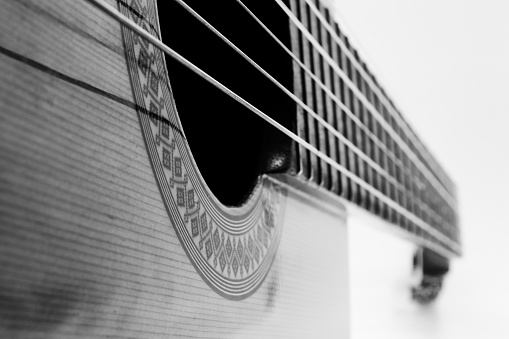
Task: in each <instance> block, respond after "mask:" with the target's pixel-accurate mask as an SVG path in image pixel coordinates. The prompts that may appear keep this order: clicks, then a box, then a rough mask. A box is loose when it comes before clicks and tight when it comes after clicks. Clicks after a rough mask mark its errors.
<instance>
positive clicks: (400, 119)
mask: <svg viewBox="0 0 509 339" xmlns="http://www.w3.org/2000/svg"><path fill="white" fill-rule="evenodd" d="M304 1H305V2H306V3H307V4H308V5H309V7H310V9H311V10H312V11H313V12H314V13H315V14H316V15H317V17H318V18H319V20H320V21H321V22H322V24H323V25H324V26H325V28H326V29H327V30H328V31H329V32H331V33H333V38H334V40H335V41H336V42H337V43H338V44H339V45H341V47H342V48H345V45H344V43H343V42H342V41H341V39H340V38H339V37H338V36H337V35H336V34H335V32H334V30H333V28H332V27H331V26H330V25H329V24H328V23H327V20H326V19H325V18H324V17H323V16H322V15H321V13H320V12H319V10H318V9H317V8H316V6H315V5H314V4H313V3H312V2H311V1H310V0H304ZM348 54H349V58H350V59H351V61H352V62H354V63H355V64H356V65H355V67H356V68H358V69H359V70H360V71H361V73H362V74H363V78H364V79H367V81H369V82H371V85H372V87H373V88H375V89H376V91H377V92H378V95H379V96H381V98H382V99H383V100H384V101H385V103H386V104H387V105H388V106H389V108H390V109H392V110H393V111H394V112H393V113H392V115H395V116H396V117H397V120H398V124H400V125H403V127H404V128H405V129H406V132H407V133H408V134H409V135H411V136H412V138H413V139H414V141H415V142H417V143H419V145H420V146H421V148H422V150H421V153H422V154H424V155H427V156H428V158H429V159H428V161H429V162H433V163H434V165H436V167H438V169H439V171H435V172H436V173H435V174H436V175H437V177H438V176H442V175H444V174H445V172H444V171H443V169H442V168H441V166H440V165H439V164H438V163H437V162H436V160H435V159H434V158H433V156H432V155H431V154H430V152H429V150H428V149H427V148H426V147H425V146H424V144H423V143H422V141H421V140H420V139H419V138H418V137H417V135H416V134H415V132H414V131H413V130H412V129H411V127H410V126H409V125H408V124H407V123H406V121H405V120H404V119H403V117H402V116H401V115H400V114H399V111H398V110H397V108H396V107H395V105H394V104H393V103H392V101H391V100H390V99H389V98H388V96H387V95H386V94H385V92H384V91H383V89H381V88H380V89H379V86H378V84H376V83H375V82H374V81H373V80H372V79H371V78H370V77H369V75H368V74H367V72H366V71H365V70H364V69H362V67H360V64H359V63H358V62H357V60H355V58H354V57H353V55H352V53H351V52H350V51H348ZM447 181H448V182H450V180H447ZM444 185H445V184H444Z"/></svg>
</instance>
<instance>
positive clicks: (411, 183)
mask: <svg viewBox="0 0 509 339" xmlns="http://www.w3.org/2000/svg"><path fill="white" fill-rule="evenodd" d="M277 2H278V3H279V4H280V6H281V8H282V9H283V10H284V11H285V12H286V14H287V15H288V17H289V20H290V25H291V41H292V52H293V53H294V55H295V58H294V74H295V81H294V93H295V95H296V96H298V97H299V98H300V99H301V100H302V101H303V103H304V104H305V105H306V106H307V107H308V108H309V109H307V108H306V107H302V106H299V107H298V108H297V111H298V112H297V126H296V130H297V131H296V132H297V134H298V136H299V137H301V138H302V139H304V140H306V141H307V142H308V143H310V144H311V145H313V146H314V147H316V148H317V149H318V150H320V151H321V152H323V153H325V154H326V155H327V156H328V157H330V158H331V159H333V160H334V161H335V162H337V163H338V164H339V165H340V166H341V168H340V169H338V168H337V167H336V168H334V167H333V166H331V165H330V164H329V163H327V162H325V161H324V160H323V159H320V158H319V157H317V156H316V155H315V154H313V153H311V152H310V151H309V150H308V149H306V148H304V147H302V146H299V147H298V151H297V153H298V159H296V162H295V170H296V172H297V175H298V176H299V177H301V178H303V179H305V180H308V181H311V182H314V183H315V184H316V185H319V186H320V187H322V188H324V189H326V190H329V191H332V192H334V193H335V194H337V195H339V196H341V197H343V198H344V199H346V200H348V201H350V202H351V203H353V204H355V205H358V206H360V207H361V208H363V209H365V210H367V211H369V212H371V213H373V214H375V215H377V216H379V217H380V218H383V219H384V220H386V221H388V222H390V223H392V224H394V225H397V226H398V227H400V228H402V229H403V230H405V231H407V232H409V233H410V234H412V235H415V236H417V237H418V238H420V239H422V240H424V241H426V242H427V243H429V244H432V246H435V247H438V249H439V250H442V252H444V251H445V252H449V253H450V254H459V253H460V244H459V236H458V224H457V212H456V205H457V203H456V196H455V186H454V184H453V182H452V181H451V179H450V178H449V177H448V175H447V174H446V173H445V172H444V170H443V169H442V167H441V166H440V165H439V164H438V162H437V161H436V160H435V158H434V157H433V155H432V154H431V153H430V152H429V151H428V149H427V148H426V147H425V146H424V145H423V143H422V142H421V141H420V140H419V138H418V137H417V136H416V134H415V133H414V131H413V130H412V128H411V127H410V125H409V124H408V123H407V122H406V121H405V119H404V118H403V116H402V114H401V113H400V111H399V110H398V109H397V107H396V106H395V104H394V103H393V101H392V100H391V98H390V97H389V96H388V95H387V93H386V92H385V91H384V89H383V87H382V86H381V85H380V84H379V82H378V81H377V79H376V77H375V76H374V75H373V74H372V72H371V71H370V69H369V67H368V66H367V65H366V63H365V62H364V61H363V60H362V59H361V58H360V56H359V53H358V51H357V50H356V49H355V48H354V47H353V46H352V44H351V43H350V42H349V40H348V37H346V36H345V35H344V34H343V32H342V31H341V30H340V28H339V25H338V24H337V23H336V22H335V21H334V20H333V19H332V18H331V15H330V13H329V11H328V10H327V9H326V8H324V6H322V4H321V3H320V2H318V1H314V0H291V1H289V7H288V6H287V4H285V3H283V2H282V1H279V0H278V1H277Z"/></svg>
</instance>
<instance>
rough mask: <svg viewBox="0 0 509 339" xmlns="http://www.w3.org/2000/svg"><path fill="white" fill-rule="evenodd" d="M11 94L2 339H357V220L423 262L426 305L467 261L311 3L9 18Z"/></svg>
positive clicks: (5, 62) (12, 3)
mask: <svg viewBox="0 0 509 339" xmlns="http://www.w3.org/2000/svg"><path fill="white" fill-rule="evenodd" d="M0 79H1V81H0V107H1V110H0V119H1V123H0V141H1V142H0V157H1V161H0V173H1V175H0V199H1V205H0V208H1V213H0V336H1V337H2V338H49V337H51V338H74V337H79V338H99V337H101V338H102V337H104V338H113V337H115V338H127V337H129V338H163V337H200V338H201V337H217V338H226V337H252V338H260V337H282V336H283V337H310V336H313V335H315V336H319V337H331V336H332V337H340V338H346V337H348V333H349V293H348V291H349V281H348V244H347V225H346V220H347V214H346V213H347V209H352V208H354V209H357V210H361V211H364V213H366V214H369V215H372V216H374V217H375V218H376V219H378V220H380V222H382V223H384V225H390V227H389V228H390V229H392V230H393V231H394V233H397V234H398V235H399V236H401V237H403V238H404V239H407V240H408V241H410V242H411V243H413V244H415V246H416V248H419V250H418V251H417V252H416V256H415V258H414V261H415V266H416V268H418V269H419V270H420V271H421V275H422V279H421V281H420V283H419V284H417V285H416V286H414V288H413V290H412V292H411V295H412V296H413V299H414V300H415V301H418V302H420V303H427V302H430V301H432V300H433V299H434V298H435V297H436V296H437V295H438V292H439V291H440V287H441V285H442V281H443V277H444V275H445V273H447V270H448V268H449V261H450V259H451V258H453V257H455V256H458V255H459V254H460V253H461V247H460V240H459V232H458V222H457V207H456V205H457V203H456V197H455V186H454V184H453V182H452V181H451V179H450V178H449V177H448V176H447V174H446V173H445V172H444V170H443V169H442V168H441V167H440V165H439V164H438V163H437V161H436V160H435V159H434V158H433V156H432V155H431V153H430V152H429V151H428V150H427V148H426V147H425V146H424V145H423V143H422V142H421V141H420V140H419V138H418V137H417V136H416V134H415V132H414V130H413V129H412V127H411V126H410V125H409V124H408V123H407V121H406V120H405V119H404V117H403V116H402V115H401V113H400V111H399V110H398V108H397V107H396V105H395V104H394V103H393V101H392V99H391V98H390V97H389V95H388V94H387V93H386V92H385V91H384V89H383V88H382V86H381V85H380V84H379V82H378V81H377V79H376V77H375V76H374V75H373V74H372V72H371V71H370V69H369V67H368V66H367V65H366V64H365V62H364V61H363V60H362V59H361V57H360V56H359V53H358V52H357V50H356V49H355V48H354V46H352V44H351V43H350V42H349V40H348V37H346V36H345V34H344V33H343V32H342V30H341V29H340V27H339V26H338V24H337V23H336V22H335V20H334V19H333V18H332V17H331V15H330V13H329V11H328V10H327V9H326V8H325V7H324V6H323V5H322V4H321V3H319V2H318V1H315V0H274V1H255V0H250V1H248V0H242V1H241V0H229V1H220V2H217V1H203V0H201V1H190V0H189V1H187V0H186V1H180V0H175V1H171V0H107V1H106V0H58V1H57V0H45V1H36V0H5V1H3V2H2V3H1V4H0ZM408 260H409V261H410V260H411V258H408Z"/></svg>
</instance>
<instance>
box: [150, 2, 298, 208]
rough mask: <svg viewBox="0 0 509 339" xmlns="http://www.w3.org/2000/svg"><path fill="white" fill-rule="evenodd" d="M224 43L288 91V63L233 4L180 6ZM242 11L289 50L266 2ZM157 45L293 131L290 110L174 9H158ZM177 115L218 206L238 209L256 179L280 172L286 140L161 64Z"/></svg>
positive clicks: (165, 5)
mask: <svg viewBox="0 0 509 339" xmlns="http://www.w3.org/2000/svg"><path fill="white" fill-rule="evenodd" d="M186 3H187V4H188V5H189V6H190V7H192V8H193V9H194V10H195V11H196V12H198V13H199V14H200V15H201V16H202V17H203V18H205V19H206V20H207V21H208V22H209V23H210V24H211V25H212V26H214V27H215V28H216V29H217V30H219V31H220V32H221V33H222V34H223V35H224V36H226V37H227V38H228V39H229V40H230V41H231V42H232V43H234V44H235V45H236V46H237V47H239V48H240V49H241V50H242V51H243V52H244V53H246V54H247V55H249V56H250V57H251V59H253V60H254V61H255V62H256V63H258V64H259V65H260V66H261V67H263V68H264V69H265V70H266V71H267V72H269V73H270V74H271V75H272V76H273V77H274V78H276V79H277V80H278V81H279V82H280V83H282V84H283V85H284V86H285V87H286V88H287V89H289V90H290V91H292V88H293V83H292V81H293V75H292V61H291V58H290V57H289V56H288V55H287V54H286V53H285V52H284V50H283V49H282V48H281V47H280V46H278V45H277V44H276V42H275V41H274V40H273V39H272V38H271V36H270V35H269V34H267V33H266V32H265V31H264V30H263V29H262V28H261V27H260V25H259V24H258V23H257V22H256V21H255V20H254V19H253V18H252V17H251V16H250V15H249V14H248V13H247V12H246V11H245V10H244V9H243V8H242V7H241V6H240V5H239V4H238V3H237V2H236V1H234V0H232V1H206V0H196V1H186ZM244 4H245V5H246V6H248V7H249V8H250V10H251V11H252V12H254V13H255V15H256V16H257V17H258V18H260V19H261V20H262V21H263V22H264V24H265V25H266V26H268V27H269V28H270V30H271V31H272V32H274V33H275V34H276V35H277V36H278V37H279V39H281V40H282V41H283V42H284V43H285V45H286V46H288V47H290V42H289V40H290V34H289V23H288V17H286V15H285V14H284V12H283V11H282V10H281V8H279V7H278V5H277V4H276V3H275V2H274V1H260V0H246V1H244ZM158 7H159V8H158V11H159V20H160V26H161V31H162V39H163V42H164V43H165V44H167V45H168V46H170V47H171V48H172V49H174V50H175V51H177V52H178V53H179V54H180V55H182V56H184V57H185V58H186V59H188V60H189V61H191V62H192V63H194V64H195V65H197V66H198V67H199V68H201V69H202V70H204V71H205V72H207V73H208V74H209V75H211V76H212V77H214V78H215V79H216V80H218V81H220V82H221V83H222V84H224V85H225V86H227V87H228V88H230V89H231V90H233V91H234V92H235V93H237V94H238V95H240V96H241V97H243V98H244V99H246V100H247V101H248V102H250V103H251V104H253V105H254V106H255V107H257V108H259V109H260V110H262V111H263V112H265V113H267V114H268V115H269V116H271V117H272V118H273V119H275V120H277V121H278V122H279V123H281V124H283V125H284V126H286V127H287V128H290V129H291V130H293V125H294V119H295V104H294V103H293V101H292V100H291V99H290V98H289V97H288V96H287V95H286V94H284V93H283V92H282V91H281V90H280V89H278V88H277V87H276V86H275V85H274V84H273V83H272V82H270V81H269V80H268V79H267V78H266V77H265V76H264V75H262V74H261V73H260V72H259V71H257V70H256V69H255V68H254V67H253V66H251V65H250V64H249V63H248V62H247V61H245V60H244V59H243V58H242V57H241V56H240V55H238V53H237V52H235V51H234V50H232V49H231V48H230V47H229V46H228V45H227V44H225V43H224V42H223V41H221V40H220V39H219V38H218V37H217V36H216V35H215V34H214V33H212V32H211V31H210V30H209V29H208V28H207V27H205V26H204V25H203V24H202V23H200V22H199V21H198V20H197V19H196V18H195V17H193V16H192V15H190V14H189V13H188V11H186V10H185V9H183V8H182V6H181V5H179V4H178V3H177V2H176V1H167V0H164V1H163V0H159V1H158ZM166 63H167V66H168V75H169V79H170V84H171V87H172V90H173V95H174V98H175V101H176V106H177V110H178V113H179V116H180V119H181V121H182V124H183V127H184V133H185V135H186V137H187V139H188V142H189V144H190V146H191V151H192V153H193V156H194V158H195V160H196V162H197V164H198V168H199V170H200V172H201V173H202V175H203V176H204V178H205V180H206V182H207V185H208V186H209V188H210V189H211V190H212V192H213V193H214V194H215V195H216V197H217V198H218V199H219V200H220V201H221V202H222V203H224V204H226V205H230V206H238V205H240V204H242V202H243V201H245V199H246V198H247V197H248V196H249V193H250V192H251V190H252V188H253V186H254V184H255V183H256V179H257V177H258V176H259V175H260V174H261V173H264V172H274V171H280V172H281V171H286V170H288V168H289V165H290V156H291V149H292V144H291V142H290V139H289V138H288V137H286V136H284V135H283V134H282V133H281V132H279V131H278V130H276V129H275V128H274V127H272V126H270V125H269V124H268V123H267V122H265V121H263V120H262V119H261V118H259V117H258V116H256V115H255V114H253V113H252V112H251V111H249V110H248V109H247V108H245V107H244V106H242V105H240V104H239V103H237V102H236V101H235V100H233V99H231V98H230V97H228V96H226V95H225V94H223V93H222V92H221V91H220V90H218V89H216V88H215V87H214V86H212V85H210V84H209V83H208V82H206V81H204V80H203V79H202V78H200V77H199V76H197V75H196V74H195V73H193V72H192V71H190V70H189V69H187V68H186V67H184V66H183V65H181V64H180V63H179V62H177V61H175V60H174V59H173V58H171V57H169V56H166Z"/></svg>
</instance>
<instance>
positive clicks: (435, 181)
mask: <svg viewBox="0 0 509 339" xmlns="http://www.w3.org/2000/svg"><path fill="white" fill-rule="evenodd" d="M275 1H276V3H278V4H279V6H280V7H281V8H282V9H283V11H284V12H285V13H286V14H287V15H288V17H289V18H290V20H291V21H292V22H293V23H294V24H295V25H296V26H297V27H298V28H299V29H300V30H301V32H302V33H303V35H305V36H306V38H307V39H308V41H309V42H310V43H312V44H313V45H314V46H315V48H316V49H317V50H318V51H319V52H320V53H321V54H322V55H323V56H324V59H326V60H327V62H328V63H329V64H330V65H331V66H332V68H333V69H334V70H335V71H336V72H337V73H338V74H339V75H340V76H341V77H342V78H343V80H344V81H345V82H346V83H347V84H348V86H349V87H350V88H351V89H352V90H353V91H354V92H356V95H357V96H358V97H359V98H360V99H361V100H362V101H365V104H366V106H367V107H368V108H369V110H370V111H371V113H372V114H373V116H375V117H376V118H377V119H378V120H379V121H380V123H381V124H382V125H384V127H385V128H386V129H387V130H388V131H389V133H390V134H391V136H392V137H393V138H394V139H395V140H396V142H397V143H399V144H401V145H402V147H403V148H404V149H405V152H407V153H409V154H410V155H411V156H413V158H414V159H413V160H414V161H415V162H418V163H420V165H421V166H420V168H421V170H422V171H423V172H424V173H426V175H427V176H430V177H431V180H430V182H431V183H432V184H433V185H438V186H439V187H440V188H439V192H440V194H441V195H443V196H444V199H446V200H447V201H448V202H449V203H450V204H455V201H454V198H453V196H452V195H451V193H450V192H448V191H447V190H446V189H445V186H443V184H442V183H441V182H440V181H439V180H438V178H437V177H436V176H435V175H434V174H433V173H432V172H431V171H430V170H429V169H428V168H427V167H426V166H425V165H424V163H423V162H422V161H421V160H420V159H419V158H418V157H417V155H416V154H414V153H413V152H412V151H411V150H410V149H409V147H408V146H407V145H406V144H404V143H403V141H402V140H401V138H400V136H399V135H397V134H396V133H395V132H394V130H393V129H392V127H391V126H390V125H389V124H388V123H387V121H385V120H384V119H383V118H382V117H381V115H380V113H379V112H377V111H376V110H375V109H374V107H373V106H372V105H371V103H369V102H367V99H366V98H365V97H364V96H363V95H362V93H361V95H359V90H358V89H357V88H356V87H355V85H354V84H353V83H352V82H351V80H350V79H348V77H347V76H346V75H345V73H344V72H343V70H341V69H339V68H338V66H337V65H335V64H334V62H333V61H332V60H331V59H330V57H329V56H328V55H327V53H326V52H325V51H324V50H323V48H322V47H321V46H320V44H319V43H318V42H317V41H316V40H315V39H314V38H313V36H312V35H311V34H310V33H309V31H307V30H306V28H305V27H304V26H303V25H302V24H301V23H300V22H299V20H298V19H297V18H296V17H295V15H294V14H293V13H292V12H291V10H290V9H288V7H286V5H285V4H284V3H283V2H282V1H281V0H275ZM304 1H305V0H304ZM347 60H349V59H347Z"/></svg>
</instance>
